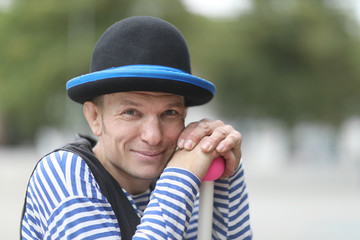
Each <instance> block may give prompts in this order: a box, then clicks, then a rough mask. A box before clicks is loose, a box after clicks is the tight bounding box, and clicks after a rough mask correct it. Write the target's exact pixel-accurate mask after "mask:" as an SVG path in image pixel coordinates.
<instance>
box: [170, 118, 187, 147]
mask: <svg viewBox="0 0 360 240" xmlns="http://www.w3.org/2000/svg"><path fill="white" fill-rule="evenodd" d="M184 128H185V127H184V124H183V123H179V124H177V125H175V126H171V127H168V128H167V129H168V130H167V132H166V136H167V138H168V139H169V141H171V142H173V143H175V144H177V140H178V138H179V136H180V133H181V132H182V131H183V130H184Z"/></svg>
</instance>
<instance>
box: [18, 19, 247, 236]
mask: <svg viewBox="0 0 360 240" xmlns="http://www.w3.org/2000/svg"><path fill="white" fill-rule="evenodd" d="M67 92H68V95H69V97H70V98H71V99H72V100H74V101H76V102H79V103H81V104H83V110H84V115H85V117H86V119H87V121H88V123H89V126H90V128H91V130H92V132H93V133H94V135H96V136H97V138H98V140H97V141H93V140H91V139H89V138H84V137H81V138H79V139H78V140H77V141H76V142H74V143H71V144H68V145H66V146H64V147H62V148H60V149H57V150H55V151H53V152H52V153H50V154H48V155H46V156H45V157H44V158H43V159H41V160H40V162H39V163H38V165H37V167H36V168H35V170H34V172H33V175H32V177H31V179H30V181H29V186H28V190H27V196H26V202H25V207H24V215H23V220H22V232H21V233H22V238H23V239H60V238H66V239H105V238H107V239H120V238H121V239H196V236H197V217H198V192H199V187H200V183H201V182H200V180H201V179H202V178H203V177H204V176H205V174H206V172H207V169H208V168H209V166H210V164H211V162H212V160H213V159H214V158H215V157H218V156H222V157H223V158H224V159H225V164H226V170H225V172H224V174H223V176H222V177H221V179H220V180H217V181H216V183H215V194H214V220H213V230H212V235H213V238H214V239H251V230H250V225H249V212H248V211H249V207H248V199H247V191H246V186H245V182H244V176H243V169H242V165H241V164H240V157H241V151H240V145H241V134H240V133H239V132H237V131H235V130H234V129H233V128H232V127H231V126H227V125H225V124H224V123H222V122H221V121H215V122H210V121H209V120H201V121H199V122H194V123H191V124H189V125H188V126H187V127H186V128H185V127H184V119H185V117H186V113H187V107H190V106H196V105H201V104H204V103H206V102H208V101H210V100H211V98H212V97H213V95H214V93H215V87H214V86H213V84H211V83H210V82H208V81H206V80H203V79H201V78H198V77H195V76H193V75H191V70H190V59H189V53H188V49H187V46H186V42H185V40H184V39H183V37H182V35H181V33H180V32H179V31H178V30H177V29H176V28H175V27H174V26H173V25H171V24H169V23H167V22H166V21H163V20H161V19H158V18H153V17H131V18H127V19H124V20H122V21H119V22H117V23H115V24H114V25H112V26H111V27H110V28H109V29H108V30H107V31H105V33H104V34H103V35H102V36H101V38H100V39H99V40H98V42H97V44H96V46H95V48H94V51H93V55H92V60H91V67H90V73H89V74H86V75H82V76H79V77H77V78H74V79H72V80H70V81H69V82H68V83H67Z"/></svg>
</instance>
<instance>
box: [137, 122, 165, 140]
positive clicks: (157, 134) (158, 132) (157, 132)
mask: <svg viewBox="0 0 360 240" xmlns="http://www.w3.org/2000/svg"><path fill="white" fill-rule="evenodd" d="M141 139H142V140H143V141H145V142H147V143H148V144H149V145H152V146H156V145H158V144H159V143H160V142H161V140H162V129H161V123H160V120H159V119H158V118H157V117H149V118H147V119H144V122H143V124H142V128H141Z"/></svg>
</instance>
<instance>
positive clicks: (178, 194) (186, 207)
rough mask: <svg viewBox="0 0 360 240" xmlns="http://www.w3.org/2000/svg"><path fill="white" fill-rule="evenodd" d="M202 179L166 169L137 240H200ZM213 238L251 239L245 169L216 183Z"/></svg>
mask: <svg viewBox="0 0 360 240" xmlns="http://www.w3.org/2000/svg"><path fill="white" fill-rule="evenodd" d="M199 189H200V180H199V179H198V178H197V177H196V176H195V175H193V174H192V173H190V172H188V171H186V170H182V169H178V168H166V169H165V171H164V172H163V174H162V175H161V177H160V179H159V180H158V182H157V185H156V188H155V190H154V191H153V194H152V197H151V199H150V202H149V205H148V207H147V208H146V210H145V212H144V216H143V217H142V219H141V224H140V225H139V226H138V230H137V231H136V233H135V236H134V238H133V239H135V240H140V239H141V240H142V239H194V240H195V239H197V226H198V224H197V221H198V211H199V206H198V204H199V195H198V192H199ZM212 238H213V239H251V238H252V233H251V229H250V222H249V204H248V195H247V190H246V185H245V179H244V170H243V168H242V165H240V166H239V168H238V169H237V171H236V172H235V174H234V175H233V176H232V177H230V178H228V179H226V180H217V181H215V189H214V213H213V232H212Z"/></svg>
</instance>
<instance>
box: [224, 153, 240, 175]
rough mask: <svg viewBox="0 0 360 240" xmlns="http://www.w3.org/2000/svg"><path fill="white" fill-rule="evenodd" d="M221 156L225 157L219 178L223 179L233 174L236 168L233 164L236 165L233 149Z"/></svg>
mask: <svg viewBox="0 0 360 240" xmlns="http://www.w3.org/2000/svg"><path fill="white" fill-rule="evenodd" d="M222 156H223V158H224V159H225V170H224V173H223V174H222V176H221V179H225V178H229V177H230V176H232V175H233V174H234V172H235V170H236V169H235V166H236V162H237V158H236V157H235V154H234V152H233V151H229V152H226V153H225V154H224V155H222Z"/></svg>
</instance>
